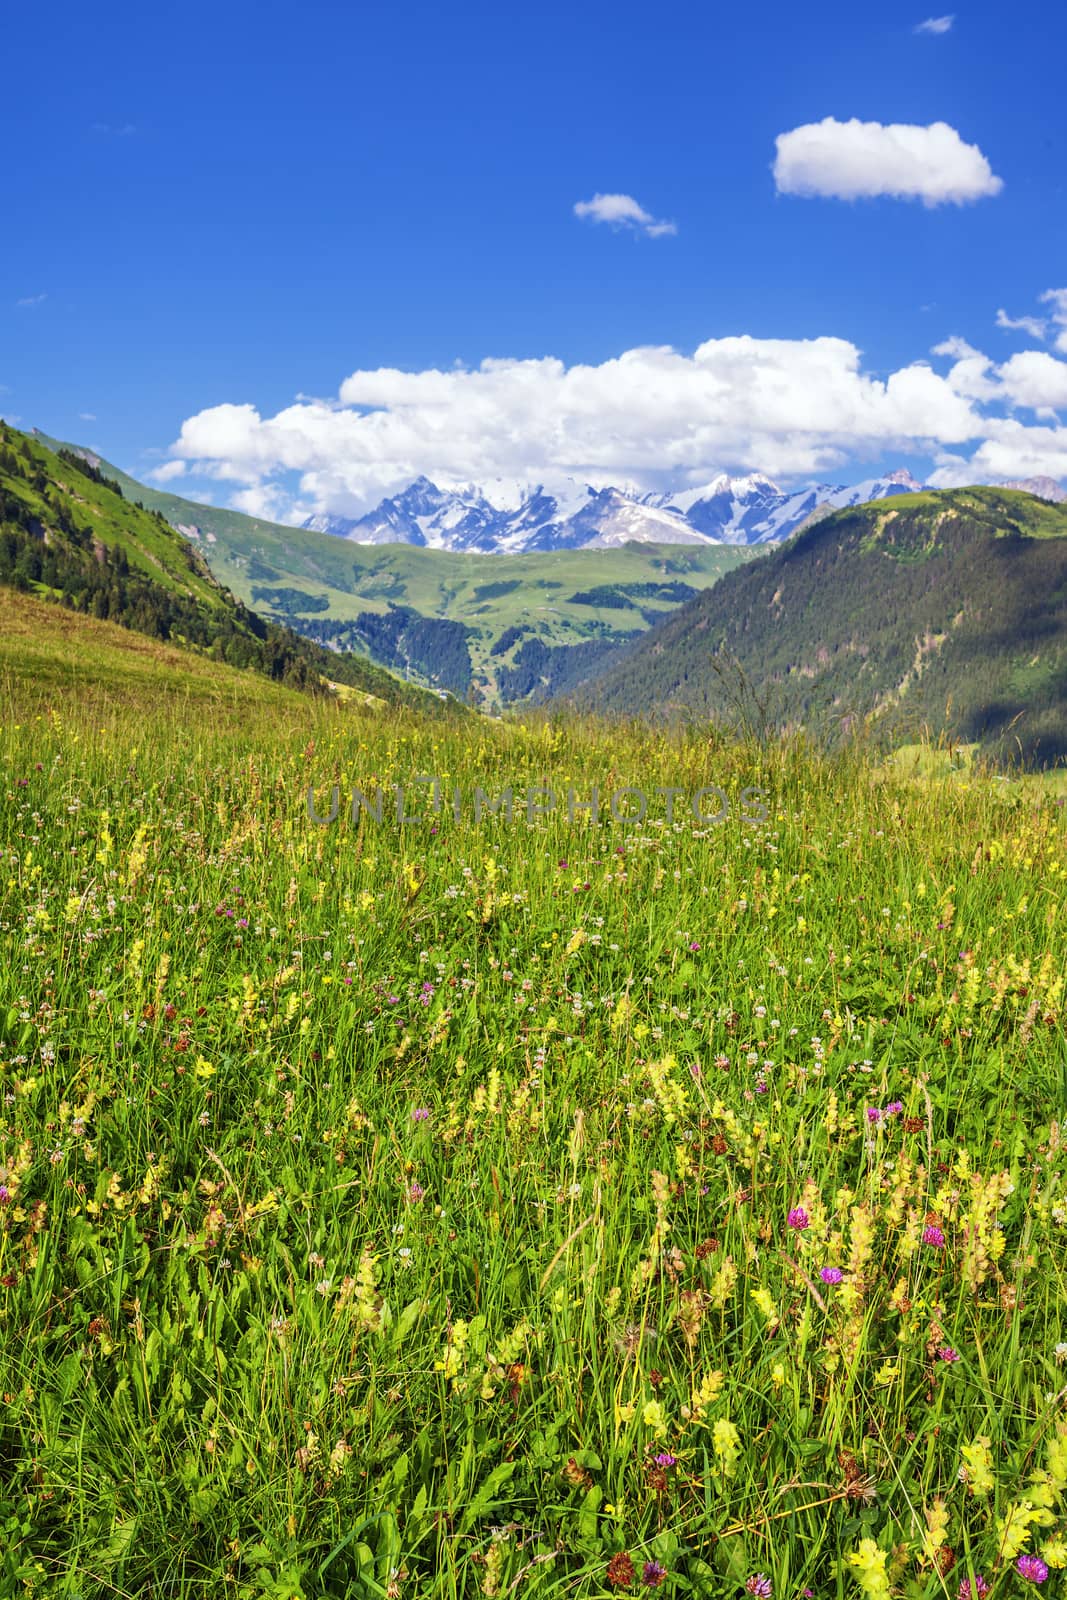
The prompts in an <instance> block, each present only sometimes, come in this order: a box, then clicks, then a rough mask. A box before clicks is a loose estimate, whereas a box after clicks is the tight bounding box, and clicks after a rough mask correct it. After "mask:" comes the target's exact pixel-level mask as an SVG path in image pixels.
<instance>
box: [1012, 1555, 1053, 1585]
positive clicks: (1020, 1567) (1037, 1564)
mask: <svg viewBox="0 0 1067 1600" xmlns="http://www.w3.org/2000/svg"><path fill="white" fill-rule="evenodd" d="M1015 1570H1016V1572H1017V1573H1018V1574H1019V1576H1020V1578H1025V1579H1026V1581H1027V1583H1044V1581H1045V1579H1046V1578H1047V1577H1048V1568H1047V1567H1046V1565H1045V1563H1044V1562H1043V1561H1042V1560H1041V1557H1040V1556H1020V1557H1019V1559H1018V1561H1017V1562H1016V1563H1015Z"/></svg>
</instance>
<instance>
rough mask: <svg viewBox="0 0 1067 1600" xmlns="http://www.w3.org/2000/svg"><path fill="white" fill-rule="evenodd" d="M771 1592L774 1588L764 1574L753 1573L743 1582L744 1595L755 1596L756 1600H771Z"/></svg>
mask: <svg viewBox="0 0 1067 1600" xmlns="http://www.w3.org/2000/svg"><path fill="white" fill-rule="evenodd" d="M773 1592H774V1586H773V1584H772V1583H771V1580H770V1578H768V1577H767V1576H766V1574H765V1573H762V1572H754V1573H753V1574H752V1576H751V1578H748V1579H746V1581H745V1593H746V1594H754V1595H757V1596H758V1600H771V1595H772V1594H773Z"/></svg>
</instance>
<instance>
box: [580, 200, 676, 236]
mask: <svg viewBox="0 0 1067 1600" xmlns="http://www.w3.org/2000/svg"><path fill="white" fill-rule="evenodd" d="M574 215H575V216H576V217H581V218H582V219H583V221H585V222H606V223H608V224H609V226H611V227H613V228H631V229H633V230H634V231H635V232H637V233H643V234H645V236H646V237H647V238H649V239H660V238H663V237H665V236H666V235H668V234H673V233H677V232H678V229H677V227H676V226H675V224H674V223H673V222H663V221H661V220H660V219H659V218H657V217H654V216H652V215H651V213H650V212H648V211H646V210H645V208H644V206H641V205H638V203H637V201H636V200H635V199H634V197H633V195H630V194H595V195H594V196H593V198H592V199H591V200H579V201H578V202H577V204H576V205H575V207H574Z"/></svg>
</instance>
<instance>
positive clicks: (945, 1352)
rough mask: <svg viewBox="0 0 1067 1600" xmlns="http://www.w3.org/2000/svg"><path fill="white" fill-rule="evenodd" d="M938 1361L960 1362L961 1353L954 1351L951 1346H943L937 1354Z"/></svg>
mask: <svg viewBox="0 0 1067 1600" xmlns="http://www.w3.org/2000/svg"><path fill="white" fill-rule="evenodd" d="M937 1359H938V1360H939V1361H958V1360H959V1359H960V1353H959V1351H958V1350H954V1349H953V1348H952V1346H951V1345H950V1344H943V1345H942V1346H941V1348H940V1350H939V1351H938V1352H937Z"/></svg>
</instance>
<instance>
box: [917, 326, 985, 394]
mask: <svg viewBox="0 0 1067 1600" xmlns="http://www.w3.org/2000/svg"><path fill="white" fill-rule="evenodd" d="M930 353H931V355H935V356H951V357H952V359H953V361H954V362H955V365H954V366H953V367H952V370H951V371H950V372H949V375H948V384H949V387H950V388H951V389H953V390H954V391H955V393H956V394H960V395H963V396H964V398H965V399H967V400H996V399H997V398H998V397H999V395H1000V386H999V384H998V383H997V382H996V380H995V379H994V378H992V377H990V373H991V372H992V371H993V363H992V361H991V360H990V359H989V357H988V356H985V355H983V354H982V352H981V351H980V350H975V348H974V347H973V345H969V344H968V343H967V341H966V339H958V338H956V337H955V336H953V337H952V338H951V339H943V340H942V341H941V343H940V344H935V345H934V348H933V350H932V351H931V352H930Z"/></svg>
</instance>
